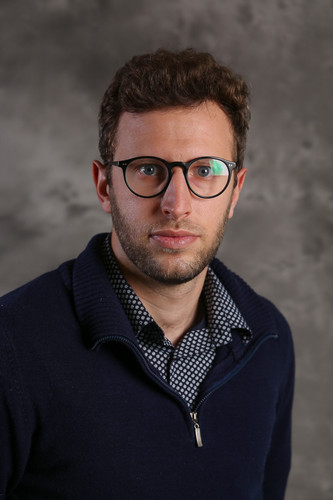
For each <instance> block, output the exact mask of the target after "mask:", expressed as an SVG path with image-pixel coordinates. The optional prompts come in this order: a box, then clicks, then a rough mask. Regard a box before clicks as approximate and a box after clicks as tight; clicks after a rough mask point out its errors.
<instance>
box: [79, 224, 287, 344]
mask: <svg viewBox="0 0 333 500" xmlns="http://www.w3.org/2000/svg"><path fill="white" fill-rule="evenodd" d="M105 238H106V233H102V234H98V235H96V236H94V237H93V238H92V239H91V240H90V242H89V244H88V246H87V247H86V249H85V250H84V251H83V252H82V253H81V254H80V255H79V256H78V257H77V259H76V260H75V262H74V268H73V294H74V303H75V308H76V312H77V315H78V319H79V322H80V324H81V326H82V328H83V332H84V337H85V340H86V342H87V344H88V345H89V347H91V348H93V347H94V346H95V345H96V344H97V343H98V342H101V341H102V340H103V339H106V340H107V339H108V338H109V337H112V336H120V337H124V338H126V339H127V340H130V341H131V342H132V343H135V344H136V343H137V341H136V339H135V335H134V334H133V331H132V327H131V324H130V322H129V320H128V318H127V316H126V314H125V312H124V310H123V308H122V306H121V304H120V302H119V300H118V298H117V296H116V294H115V292H114V290H113V288H112V286H111V285H110V282H109V279H108V277H107V273H106V272H105V267H104V264H103V261H102V259H101V254H100V251H101V245H102V243H103V241H104V240H105ZM211 267H212V269H213V271H214V272H215V274H216V275H217V276H218V278H219V279H220V281H221V282H222V283H223V285H224V287H225V288H226V290H227V292H228V293H229V294H230V296H231V297H232V299H233V301H234V302H235V304H236V306H237V308H238V309H239V310H240V311H241V313H242V315H243V317H244V319H245V321H246V323H247V324H248V325H249V327H250V329H251V330H252V332H253V339H252V341H254V340H255V339H256V338H258V337H259V336H262V335H263V334H265V333H271V334H272V333H273V334H276V333H277V327H276V324H275V321H274V318H273V315H272V313H271V307H270V303H269V302H268V301H266V299H263V298H262V297H259V296H258V295H257V294H256V293H255V292H254V291H253V290H252V289H251V288H250V287H249V286H248V285H247V284H246V283H245V282H244V281H243V280H242V279H241V278H239V277H238V276H237V275H235V274H234V273H232V272H231V271H229V270H228V269H227V267H226V266H225V265H224V264H222V262H220V261H219V260H217V259H214V260H213V262H212V264H211ZM251 343H252V342H250V344H251ZM236 344H237V345H239V348H243V347H241V346H244V344H241V343H240V344H239V343H238V342H236Z"/></svg>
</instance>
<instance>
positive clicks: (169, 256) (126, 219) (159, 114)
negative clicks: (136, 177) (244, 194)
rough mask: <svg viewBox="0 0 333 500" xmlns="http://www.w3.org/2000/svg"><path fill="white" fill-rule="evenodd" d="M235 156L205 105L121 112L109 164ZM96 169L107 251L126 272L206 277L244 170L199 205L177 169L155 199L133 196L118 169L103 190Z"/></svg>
mask: <svg viewBox="0 0 333 500" xmlns="http://www.w3.org/2000/svg"><path fill="white" fill-rule="evenodd" d="M233 150H234V148H233V135H232V130H231V126H230V123H229V120H228V118H227V116H226V115H225V113H224V112H223V111H222V110H221V109H220V108H219V107H218V106H217V105H216V104H213V103H210V102H208V103H204V104H202V105H200V106H197V107H195V108H192V109H185V108H181V107H179V108H170V109H167V110H164V111H152V112H146V113H142V114H132V113H123V115H122V116H121V118H120V122H119V126H118V131H117V141H116V150H115V156H114V159H115V160H126V159H129V158H133V157H136V156H157V157H160V158H164V159H165V160H167V161H169V162H173V161H184V162H185V161H189V160H191V159H193V158H196V157H200V156H217V157H221V158H224V159H227V160H233ZM94 168H95V173H94V175H95V182H96V186H97V192H98V195H99V198H100V200H101V202H102V206H103V208H104V210H105V211H106V212H111V214H112V219H113V231H112V248H113V251H114V253H115V256H116V258H117V260H118V261H119V263H120V265H121V267H122V268H123V270H124V271H127V272H129V273H131V274H132V275H136V276H138V275H140V277H141V278H143V277H146V278H147V277H149V278H152V279H153V280H155V281H158V282H162V283H169V284H177V283H183V282H186V281H189V280H191V279H193V278H194V277H195V276H197V275H199V274H200V273H202V272H205V270H206V268H207V266H208V264H209V263H210V261H211V260H212V258H213V257H214V256H215V254H216V252H217V250H218V247H219V244H220V242H221V240H222V237H223V233H224V228H225V224H226V221H227V219H228V218H230V217H232V214H233V210H234V207H235V205H236V203H237V200H238V196H239V192H240V189H241V187H242V183H243V180H244V177H245V172H246V171H245V169H243V170H242V171H241V172H240V173H239V174H238V186H237V187H236V188H235V189H234V190H233V184H234V183H233V179H232V181H231V182H230V183H229V186H228V188H227V189H226V191H224V193H223V194H222V195H220V196H218V197H217V198H212V199H202V198H198V197H197V196H195V195H194V194H193V193H191V192H190V191H189V189H188V187H187V185H186V181H185V178H184V175H183V170H182V168H181V167H175V168H174V169H173V176H172V178H171V181H170V184H169V186H168V188H167V189H166V191H165V192H164V193H162V194H161V195H159V196H157V197H155V198H139V197H138V196H136V195H134V194H133V193H131V191H130V190H129V189H128V188H127V186H126V184H125V182H124V178H123V172H122V170H121V169H120V168H118V167H116V166H113V167H112V172H111V186H110V187H109V186H106V185H105V169H103V167H102V166H101V165H100V164H98V162H95V164H94ZM234 175H235V174H234ZM106 194H108V197H107V196H106ZM125 275H126V272H125Z"/></svg>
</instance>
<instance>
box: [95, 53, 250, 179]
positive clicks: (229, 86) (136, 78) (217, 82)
mask: <svg viewBox="0 0 333 500" xmlns="http://www.w3.org/2000/svg"><path fill="white" fill-rule="evenodd" d="M205 101H213V102H215V103H216V104H218V106H220V108H221V109H222V110H223V111H224V112H225V113H226V114H227V116H228V117H229V120H230V122H231V125H232V128H233V132H234V139H235V153H234V154H235V158H233V160H234V161H236V162H237V169H238V170H240V169H241V167H242V166H243V161H244V153H245V145H246V134H247V130H248V127H249V120H250V107H249V90H248V86H247V85H246V83H245V82H244V80H243V79H242V78H241V77H240V76H238V75H236V74H234V73H233V72H232V71H231V70H230V69H229V68H228V67H226V66H221V65H220V64H218V63H217V62H216V60H215V59H214V58H213V56H212V55H211V54H208V53H205V52H196V51H195V50H193V49H186V50H183V51H180V52H170V51H167V50H164V49H159V50H157V51H156V52H154V53H152V54H144V55H139V56H135V57H133V58H132V59H131V60H130V61H129V62H128V63H127V64H125V65H124V66H123V67H122V68H120V69H119V70H118V71H117V73H116V74H115V76H114V78H113V81H112V82H111V84H110V86H109V87H108V89H107V90H106V92H105V94H104V97H103V100H102V104H101V108H100V114H99V150H100V155H101V158H102V161H103V163H104V165H110V163H111V162H112V160H113V155H114V151H115V147H116V132H117V127H118V123H119V118H120V115H121V113H122V112H124V111H126V112H129V113H144V112H146V111H152V110H158V109H165V108H170V107H173V106H184V107H193V106H197V105H199V104H201V103H203V102H205Z"/></svg>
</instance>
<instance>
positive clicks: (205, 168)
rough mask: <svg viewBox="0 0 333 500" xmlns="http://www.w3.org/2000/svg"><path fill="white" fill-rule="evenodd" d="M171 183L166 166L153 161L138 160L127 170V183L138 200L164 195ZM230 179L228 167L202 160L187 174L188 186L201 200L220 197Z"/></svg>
mask: <svg viewBox="0 0 333 500" xmlns="http://www.w3.org/2000/svg"><path fill="white" fill-rule="evenodd" d="M168 179H169V172H168V168H167V167H166V165H165V164H164V163H163V162H162V161H159V160H158V159H153V158H138V159H136V160H133V161H131V162H130V163H129V164H128V166H127V169H126V182H127V184H128V186H129V187H130V189H131V190H132V191H134V192H135V193H136V194H138V195H139V196H147V197H149V196H154V195H157V194H159V193H161V192H162V191H163V189H164V188H165V186H166V184H167V182H168ZM228 179H229V170H228V167H227V165H226V164H225V163H224V162H223V161H222V160H219V159H216V158H200V159H198V160H196V161H195V162H193V163H192V164H191V166H190V167H189V169H188V172H187V182H188V184H189V186H190V188H191V189H192V191H193V192H194V193H195V194H197V195H199V196H202V197H211V196H215V195H218V194H219V193H221V192H222V191H223V190H224V189H225V187H226V185H227V183H228Z"/></svg>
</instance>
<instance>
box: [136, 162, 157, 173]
mask: <svg viewBox="0 0 333 500" xmlns="http://www.w3.org/2000/svg"><path fill="white" fill-rule="evenodd" d="M139 170H140V172H141V173H142V174H144V175H156V174H158V171H159V167H158V166H157V165H154V164H152V163H146V164H144V165H140V168H139Z"/></svg>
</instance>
